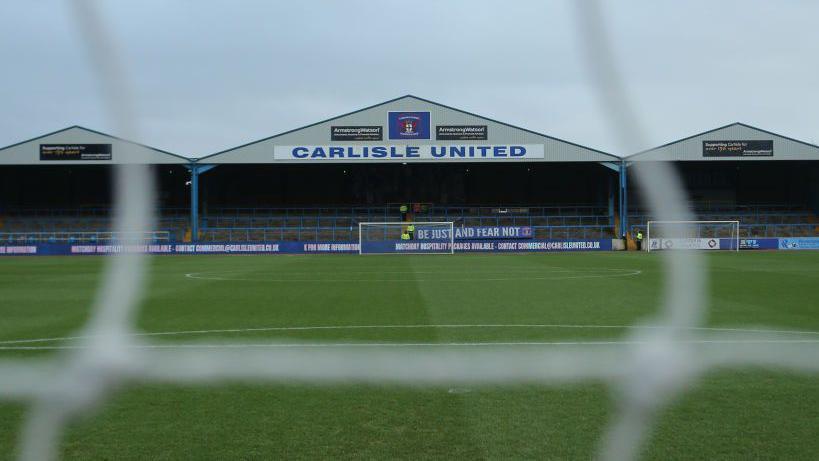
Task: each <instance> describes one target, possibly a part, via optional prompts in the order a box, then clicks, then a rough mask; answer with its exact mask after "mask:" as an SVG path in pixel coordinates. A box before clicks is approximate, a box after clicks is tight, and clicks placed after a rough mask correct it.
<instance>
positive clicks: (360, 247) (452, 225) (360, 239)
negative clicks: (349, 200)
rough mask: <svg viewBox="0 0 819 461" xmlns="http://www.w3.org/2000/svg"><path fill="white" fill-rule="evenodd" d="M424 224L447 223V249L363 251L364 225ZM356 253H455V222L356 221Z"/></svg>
mask: <svg viewBox="0 0 819 461" xmlns="http://www.w3.org/2000/svg"><path fill="white" fill-rule="evenodd" d="M410 224H412V225H414V226H426V225H441V224H443V225H449V251H401V252H390V253H379V252H366V253H365V252H364V251H363V248H364V240H363V237H364V233H363V232H362V230H363V229H364V226H402V227H403V226H409V225H410ZM358 254H359V255H392V254H402V255H450V254H455V223H454V222H453V221H383V222H359V223H358Z"/></svg>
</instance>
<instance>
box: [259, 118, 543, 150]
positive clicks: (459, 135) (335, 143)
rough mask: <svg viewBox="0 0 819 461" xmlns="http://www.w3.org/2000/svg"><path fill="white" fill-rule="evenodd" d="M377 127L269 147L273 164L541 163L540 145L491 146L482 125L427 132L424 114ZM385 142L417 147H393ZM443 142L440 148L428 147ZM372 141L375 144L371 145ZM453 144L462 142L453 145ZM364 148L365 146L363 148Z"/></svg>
mask: <svg viewBox="0 0 819 461" xmlns="http://www.w3.org/2000/svg"><path fill="white" fill-rule="evenodd" d="M382 128H383V127H382V126H377V125H376V126H372V125H368V126H363V125H362V126H338V125H333V126H331V127H330V143H329V144H327V145H318V146H317V145H309V146H308V145H303V146H275V147H274V148H273V158H274V159H275V160H279V161H290V162H321V161H368V160H369V161H373V160H376V161H397V162H406V161H413V160H427V161H429V160H433V161H434V160H441V161H475V160H501V161H502V160H528V159H542V158H543V157H544V150H543V145H542V144H515V145H513V144H492V143H487V142H478V141H486V140H487V139H488V132H489V130H488V127H487V126H486V125H437V126H435V129H434V130H433V129H432V127H431V125H430V114H429V112H389V113H388V114H387V130H382ZM384 131H386V134H387V136H388V139H389V140H400V141H405V142H406V141H409V142H412V141H418V142H417V144H413V143H410V144H406V145H404V144H402V145H393V144H391V143H390V142H383V136H384V134H383V133H384ZM433 133H434V136H435V140H436V141H448V143H446V144H432V143H431V142H432V141H431V138H432V136H433ZM373 141H375V142H373ZM453 141H468V142H467V143H463V144H461V143H457V142H453ZM365 142H366V143H365Z"/></svg>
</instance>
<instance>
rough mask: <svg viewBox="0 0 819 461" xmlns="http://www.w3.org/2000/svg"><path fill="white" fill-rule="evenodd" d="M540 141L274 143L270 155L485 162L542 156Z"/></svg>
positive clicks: (302, 158)
mask: <svg viewBox="0 0 819 461" xmlns="http://www.w3.org/2000/svg"><path fill="white" fill-rule="evenodd" d="M543 157H544V150H543V145H542V144H519V145H489V144H454V145H419V146H413V145H406V146H386V145H366V146H364V145H355V146H354V145H341V144H340V145H333V146H276V147H274V148H273V158H274V159H275V160H278V161H289V162H304V163H319V162H327V161H344V162H356V161H365V162H366V161H385V162H390V161H394V162H406V161H417V160H427V161H436V160H437V161H443V162H457V161H467V162H470V161H471V162H474V161H485V160H501V161H503V160H530V159H542V158H543Z"/></svg>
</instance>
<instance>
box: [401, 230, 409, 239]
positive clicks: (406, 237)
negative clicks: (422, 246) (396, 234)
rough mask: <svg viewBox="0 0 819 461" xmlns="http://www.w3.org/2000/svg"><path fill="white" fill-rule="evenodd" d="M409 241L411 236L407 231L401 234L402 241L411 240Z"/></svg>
mask: <svg viewBox="0 0 819 461" xmlns="http://www.w3.org/2000/svg"><path fill="white" fill-rule="evenodd" d="M409 239H410V236H409V234H408V233H407V231H404V232H403V233H401V240H409Z"/></svg>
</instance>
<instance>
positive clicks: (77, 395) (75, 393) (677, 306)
mask: <svg viewBox="0 0 819 461" xmlns="http://www.w3.org/2000/svg"><path fill="white" fill-rule="evenodd" d="M72 5H73V9H74V13H75V18H74V20H75V21H76V22H77V24H78V32H79V33H80V34H82V37H83V39H84V43H85V45H86V46H87V48H88V52H89V57H90V60H91V62H92V64H93V66H94V69H95V71H96V73H97V75H98V76H99V88H100V90H101V92H102V93H103V96H104V100H105V102H106V104H107V105H108V111H109V114H110V116H111V117H112V119H113V120H114V121H115V125H116V128H117V129H118V131H119V133H121V134H123V135H124V137H126V138H130V139H140V137H139V130H138V128H139V127H138V125H137V120H136V118H135V117H134V112H133V110H132V108H131V101H132V99H131V98H130V95H129V92H128V86H127V85H126V79H125V78H124V76H125V73H124V72H123V71H122V69H121V68H120V64H121V63H120V62H119V61H118V59H117V54H116V52H115V49H114V48H113V43H114V42H113V38H112V37H111V36H109V35H108V34H107V33H105V30H104V29H103V21H101V20H100V18H99V17H98V12H97V9H96V8H95V6H94V4H93V3H92V2H91V1H89V0H76V1H74V2H73V4H72ZM575 5H576V21H577V33H578V36H579V38H580V40H582V41H583V42H584V50H585V54H586V56H585V57H586V60H587V63H588V65H589V72H590V75H591V76H592V78H593V80H594V89H595V91H596V92H597V96H598V98H599V101H600V104H601V108H602V109H603V110H604V111H605V112H606V113H607V114H609V116H610V122H611V124H612V128H613V129H614V131H615V132H616V133H617V134H618V135H619V136H620V137H621V139H620V145H621V148H622V152H631V151H634V150H633V149H632V147H634V146H635V145H645V144H644V143H643V141H644V139H645V138H644V137H643V135H642V132H641V129H640V126H641V125H640V123H639V118H638V117H637V116H636V114H635V113H634V111H633V108H632V106H631V104H630V103H629V98H628V96H627V93H626V91H625V88H626V87H625V85H624V82H623V81H622V78H621V76H620V74H619V72H618V69H617V67H616V65H615V64H616V60H615V58H614V55H613V53H612V50H611V49H609V43H610V42H609V41H608V38H607V36H606V33H605V23H604V21H603V20H602V13H601V10H600V8H599V5H597V4H596V3H595V2H592V1H582V2H578V3H576V4H575ZM633 171H634V172H635V174H636V177H637V180H638V181H639V182H640V183H641V185H642V187H644V188H646V189H648V190H652V191H654V192H653V193H652V194H650V195H649V196H648V197H647V198H648V200H649V203H648V206H649V208H650V211H651V212H652V215H653V216H655V217H656V219H660V220H691V219H693V216H692V213H691V212H690V210H688V209H687V208H686V205H685V200H684V193H683V189H682V188H681V184H680V181H679V178H677V177H676V176H675V175H674V173H673V171H672V170H671V169H670V168H669V167H668V166H666V165H662V164H656V165H649V166H645V165H640V166H636V167H634V168H633ZM115 174H116V178H115V179H116V180H115V183H116V185H117V186H116V192H115V196H116V205H115V207H116V209H115V214H116V223H115V227H116V229H115V230H116V231H119V232H144V231H146V230H148V229H150V228H151V225H150V224H151V219H152V209H151V207H152V203H153V197H152V194H153V190H154V188H153V185H152V184H151V183H150V182H151V179H150V175H149V174H148V167H147V166H144V165H127V166H119V167H117V169H116V172H115ZM663 257H664V264H665V270H666V278H665V286H664V298H663V300H662V305H661V306H660V307H659V309H658V312H657V314H656V317H655V318H653V319H651V322H648V323H646V324H645V325H643V326H644V328H634V329H632V330H631V331H633V333H631V336H630V337H628V338H625V341H622V342H621V344H620V345H611V346H600V347H594V348H587V347H582V346H579V347H571V346H565V347H561V348H559V349H555V348H549V347H543V348H526V349H522V350H521V349H514V348H492V347H486V348H473V349H468V348H457V347H440V348H435V349H429V348H427V349H412V348H401V349H389V350H387V349H378V348H373V349H365V350H362V349H361V348H354V347H349V348H348V347H334V348H299V347H293V348H277V349H250V348H249V349H241V350H237V349H199V350H198V349H173V348H159V347H152V345H151V344H150V343H148V342H147V341H146V339H145V338H146V336H140V335H135V334H134V330H133V317H134V310H135V307H136V306H137V305H138V303H139V302H140V301H141V298H142V296H143V294H144V293H143V290H142V287H143V279H144V277H145V270H146V264H145V263H146V257H145V256H144V255H141V254H119V255H116V256H111V257H108V258H106V270H105V273H104V275H103V279H102V282H101V284H100V287H99V290H98V292H97V295H96V300H95V302H94V306H93V312H92V317H91V320H90V321H89V322H88V323H87V325H86V326H85V327H84V331H82V332H81V333H80V334H78V336H77V341H78V343H77V344H76V346H75V347H74V348H72V350H70V351H68V352H65V353H64V354H63V355H60V356H58V357H56V358H49V359H28V360H21V359H3V360H0V398H3V399H14V400H21V401H25V402H29V403H30V406H29V410H28V413H27V416H26V419H25V423H24V427H23V429H22V434H21V436H20V445H19V457H20V459H24V460H42V459H54V458H56V457H57V456H58V454H59V446H60V441H61V438H62V435H63V433H64V431H65V429H66V426H67V424H68V423H69V422H70V421H71V420H72V419H73V418H75V417H76V416H78V415H80V414H82V413H84V412H86V411H89V410H90V409H93V408H94V407H96V406H98V405H100V404H102V403H104V401H105V400H106V398H107V397H108V396H109V395H110V394H111V393H112V392H114V391H115V390H116V389H117V387H118V386H119V385H120V384H122V383H125V382H173V383H197V382H219V381H229V380H236V379H242V380H257V381H268V382H277V381H282V380H287V381H289V382H292V381H303V382H305V383H326V384H334V383H341V382H344V383H350V382H370V383H388V384H397V385H410V386H424V385H429V384H437V383H451V384H465V383H469V384H473V385H480V384H487V385H489V384H516V383H540V384H547V385H548V384H562V383H567V382H580V381H588V380H597V381H604V382H607V383H608V384H609V385H610V387H611V388H612V389H613V391H614V393H615V396H616V399H617V403H618V405H617V409H616V411H615V413H614V415H613V417H612V420H611V421H610V422H609V424H608V427H607V429H606V431H605V433H604V435H603V437H602V439H601V441H600V446H599V448H598V456H599V457H600V458H601V459H612V460H620V459H633V458H635V457H637V456H638V455H639V453H640V448H641V446H642V445H643V443H644V441H645V439H646V436H647V434H648V432H649V430H650V428H651V427H652V425H653V424H654V421H655V419H656V418H657V415H658V413H659V411H660V410H661V409H662V408H663V407H664V406H665V405H666V404H667V403H668V402H669V401H670V399H671V398H672V397H674V396H675V395H677V394H679V393H680V392H682V391H684V390H685V389H686V388H687V387H688V386H689V385H690V383H691V382H692V381H693V380H695V379H696V378H697V377H698V376H699V375H701V374H702V373H703V372H705V371H707V370H709V369H711V368H713V367H725V366H732V367H738V366H764V367H769V368H775V369H780V370H789V371H793V372H802V373H816V372H819V361H817V360H816V357H817V351H818V350H819V348H818V347H817V341H816V340H814V339H804V340H800V339H796V340H795V339H793V337H792V336H779V335H777V334H776V333H775V332H773V331H772V332H771V333H770V334H769V335H767V336H766V338H767V339H766V340H764V341H760V340H759V338H758V336H753V337H750V336H745V335H744V334H742V333H733V334H729V333H727V332H725V331H722V332H716V331H713V330H709V329H707V328H701V327H700V325H702V323H703V314H704V309H705V308H706V299H705V293H706V291H707V287H706V279H705V278H704V276H703V274H704V271H703V270H702V269H704V267H703V261H702V256H701V255H700V254H698V253H696V252H668V253H665V254H664V255H663ZM7 343H8V342H7ZM715 344H718V345H719V347H713V345H715Z"/></svg>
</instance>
